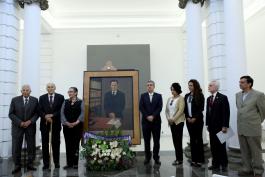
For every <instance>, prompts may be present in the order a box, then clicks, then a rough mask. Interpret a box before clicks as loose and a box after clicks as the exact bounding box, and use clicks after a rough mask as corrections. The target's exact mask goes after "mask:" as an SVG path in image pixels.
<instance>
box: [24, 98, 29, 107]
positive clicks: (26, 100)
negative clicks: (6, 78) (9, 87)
mask: <svg viewBox="0 0 265 177" xmlns="http://www.w3.org/2000/svg"><path fill="white" fill-rule="evenodd" d="M28 102H29V99H28V98H25V103H24V105H25V106H26V105H27V104H28Z"/></svg>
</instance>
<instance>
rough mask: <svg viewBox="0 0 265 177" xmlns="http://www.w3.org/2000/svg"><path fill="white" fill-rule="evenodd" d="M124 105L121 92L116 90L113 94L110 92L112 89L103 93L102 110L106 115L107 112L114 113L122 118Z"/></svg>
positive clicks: (107, 114)
mask: <svg viewBox="0 0 265 177" xmlns="http://www.w3.org/2000/svg"><path fill="white" fill-rule="evenodd" d="M124 107H125V95H124V93H123V92H121V91H119V90H117V92H116V94H115V95H114V94H112V91H109V92H107V93H105V95H104V110H105V113H106V116H107V117H109V113H115V117H117V118H123V110H124Z"/></svg>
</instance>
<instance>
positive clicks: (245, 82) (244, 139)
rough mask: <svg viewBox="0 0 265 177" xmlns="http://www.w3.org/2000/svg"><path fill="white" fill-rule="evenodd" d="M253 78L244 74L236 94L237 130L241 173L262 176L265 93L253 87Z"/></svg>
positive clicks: (256, 176)
mask: <svg viewBox="0 0 265 177" xmlns="http://www.w3.org/2000/svg"><path fill="white" fill-rule="evenodd" d="M253 82H254V81H253V79H252V78H251V77H250V76H242V77H241V78H240V81H239V84H240V89H241V90H242V91H241V92H238V93H237V94H236V106H237V130H238V137H239V144H240V150H241V154H242V162H243V169H242V170H241V171H240V172H239V175H253V174H254V176H255V177H261V176H262V174H263V172H264V168H263V160H262V148H261V131H262V129H261V123H262V122H263V120H264V118H265V96H264V93H262V92H259V91H257V90H254V89H252V86H253Z"/></svg>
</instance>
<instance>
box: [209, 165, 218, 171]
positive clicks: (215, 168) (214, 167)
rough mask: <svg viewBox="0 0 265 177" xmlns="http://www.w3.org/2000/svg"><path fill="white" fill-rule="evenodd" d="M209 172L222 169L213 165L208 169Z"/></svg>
mask: <svg viewBox="0 0 265 177" xmlns="http://www.w3.org/2000/svg"><path fill="white" fill-rule="evenodd" d="M208 170H220V168H219V167H218V166H214V165H212V166H210V167H208Z"/></svg>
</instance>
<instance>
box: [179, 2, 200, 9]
mask: <svg viewBox="0 0 265 177" xmlns="http://www.w3.org/2000/svg"><path fill="white" fill-rule="evenodd" d="M188 1H192V2H193V3H194V4H197V3H201V6H203V4H204V1H205V0H179V8H181V9H185V7H186V5H187V3H188Z"/></svg>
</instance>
